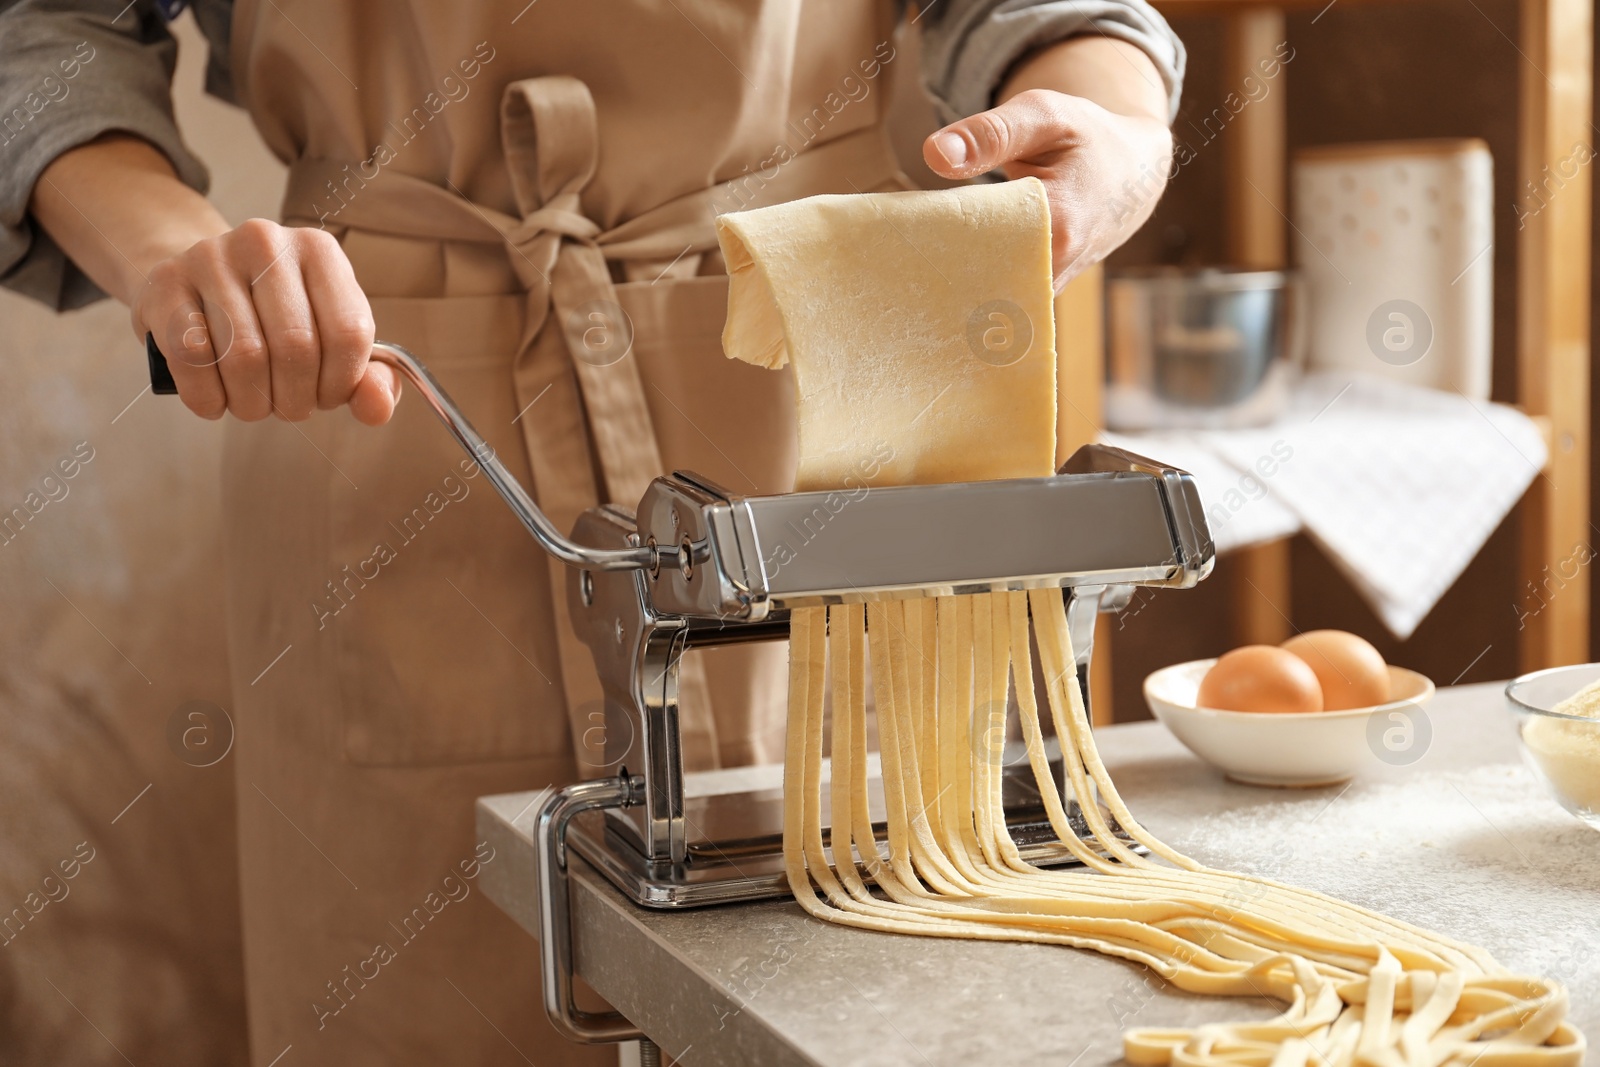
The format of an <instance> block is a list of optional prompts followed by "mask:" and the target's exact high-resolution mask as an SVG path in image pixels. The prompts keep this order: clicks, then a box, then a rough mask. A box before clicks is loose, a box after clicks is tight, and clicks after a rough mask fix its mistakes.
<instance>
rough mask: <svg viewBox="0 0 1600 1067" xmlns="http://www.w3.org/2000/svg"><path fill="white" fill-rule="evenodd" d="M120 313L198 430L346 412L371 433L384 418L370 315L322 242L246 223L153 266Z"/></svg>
mask: <svg viewBox="0 0 1600 1067" xmlns="http://www.w3.org/2000/svg"><path fill="white" fill-rule="evenodd" d="M131 307H132V311H133V329H134V333H135V334H137V335H138V337H139V338H140V340H141V341H142V340H143V338H144V335H145V333H146V332H147V331H148V332H149V333H151V334H153V335H154V337H155V339H156V344H157V346H158V347H160V349H161V351H162V353H163V354H164V355H165V356H166V357H167V365H168V367H169V368H170V369H171V371H172V377H173V380H174V381H175V382H176V383H177V385H178V395H179V396H180V397H182V398H183V402H184V403H185V404H186V405H187V406H188V407H189V410H190V411H193V412H194V413H195V414H196V415H199V416H200V417H202V418H206V419H220V418H221V417H222V416H223V414H224V413H225V412H232V413H233V415H234V417H235V418H238V419H241V420H243V421H245V422H254V421H256V420H258V419H264V418H266V417H267V416H268V415H275V416H276V417H278V418H280V419H284V420H286V421H288V422H299V421H301V420H304V419H307V418H309V417H310V416H311V413H312V412H313V411H316V410H319V409H320V410H324V411H326V410H330V409H332V408H337V407H341V406H343V405H345V404H348V405H350V412H351V414H353V415H354V416H355V417H356V418H357V419H358V420H360V421H361V422H364V423H366V424H367V425H369V426H379V425H382V424H383V423H385V422H388V421H389V417H390V416H391V415H392V414H394V407H395V403H396V401H397V400H398V399H399V396H400V379H399V376H398V375H397V374H396V372H395V371H394V369H393V368H392V367H389V366H387V365H385V364H382V363H375V362H371V361H370V360H369V358H368V357H369V356H370V355H371V353H372V338H373V324H372V309H371V307H370V306H369V305H368V303H367V297H366V294H365V293H363V292H362V291H361V287H360V286H359V285H357V284H356V277H355V272H354V271H353V270H352V269H351V267H350V262H349V260H347V259H346V258H345V255H344V250H343V249H342V248H340V247H339V242H338V241H336V240H335V239H334V238H333V237H332V236H331V235H330V234H328V233H327V231H325V230H318V229H312V228H309V227H299V226H280V225H278V224H277V223H275V222H269V221H267V220H265V219H251V220H249V221H248V222H245V223H244V224H242V225H240V226H237V227H235V228H234V229H231V230H228V231H226V232H224V233H221V234H218V235H216V236H214V237H207V238H204V239H202V240H199V241H196V242H195V243H194V244H192V245H190V246H189V247H188V248H187V249H186V250H185V251H183V252H180V253H179V254H177V255H175V256H172V257H170V258H167V259H164V260H161V261H160V262H158V263H156V264H154V265H153V266H152V267H150V268H149V269H148V270H146V271H145V278H144V282H143V284H142V285H141V286H139V288H138V289H137V290H136V291H135V292H134V294H133V299H132V301H131Z"/></svg>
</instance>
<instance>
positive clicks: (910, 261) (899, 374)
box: [718, 180, 1584, 1067]
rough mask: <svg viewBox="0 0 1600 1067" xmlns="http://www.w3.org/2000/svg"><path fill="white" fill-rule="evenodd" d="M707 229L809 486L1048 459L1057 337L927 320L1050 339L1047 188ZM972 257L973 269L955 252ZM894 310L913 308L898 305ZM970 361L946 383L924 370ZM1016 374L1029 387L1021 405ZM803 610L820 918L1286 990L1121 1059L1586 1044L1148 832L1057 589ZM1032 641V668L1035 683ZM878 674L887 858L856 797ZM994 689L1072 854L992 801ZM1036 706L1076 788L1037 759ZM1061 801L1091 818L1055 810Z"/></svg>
mask: <svg viewBox="0 0 1600 1067" xmlns="http://www.w3.org/2000/svg"><path fill="white" fill-rule="evenodd" d="M975 219H977V220H981V225H975V223H974V220H975ZM718 226H719V235H720V236H721V239H722V246H723V251H724V255H725V258H726V260H727V262H728V266H729V271H730V274H731V275H732V290H731V295H730V307H729V317H728V328H727V331H726V332H725V334H724V346H725V348H726V349H727V351H728V354H729V355H730V356H734V357H736V358H744V359H747V360H749V361H751V362H755V363H759V364H763V365H767V366H778V365H781V364H782V363H783V362H785V361H792V362H793V363H794V364H795V366H796V371H797V375H798V385H799V388H798V389H797V393H798V396H799V403H800V416H801V417H800V425H801V457H800V461H801V462H800V475H799V481H800V486H799V487H800V488H804V489H834V488H840V487H841V480H842V479H843V478H844V477H846V476H848V474H849V473H850V472H853V471H856V470H858V469H859V468H858V467H857V465H856V464H857V461H859V460H862V459H865V458H866V457H867V456H868V455H869V453H871V452H872V451H873V450H876V451H877V452H879V453H881V452H882V450H883V442H885V441H886V442H888V444H889V446H890V450H891V452H892V454H893V456H892V460H891V461H890V462H888V463H886V464H884V465H883V467H884V471H883V473H884V480H885V481H886V482H891V483H892V482H914V481H915V482H934V481H954V480H963V479H971V478H982V477H989V478H1000V477H1025V476H1030V475H1037V474H1048V473H1050V471H1051V469H1052V468H1053V466H1054V449H1055V437H1054V429H1055V410H1054V403H1053V401H1054V382H1055V378H1054V353H1053V351H1051V349H1052V347H1053V345H1051V344H1043V345H1042V347H1041V345H1040V344H1035V345H1034V346H1033V348H1032V349H1030V350H1029V351H1027V352H1025V353H1024V354H1023V356H1022V357H1020V358H1019V359H1017V360H1014V361H1012V362H1009V363H1001V362H998V361H994V362H991V361H987V360H985V359H984V358H983V357H982V356H981V355H980V356H979V358H977V359H974V358H973V356H972V355H971V354H963V352H962V351H961V346H960V344H959V343H957V344H956V345H955V346H954V347H952V346H951V345H949V344H945V343H942V342H941V341H940V338H943V337H945V336H946V335H947V334H948V333H949V332H950V331H951V329H952V326H951V323H958V322H960V321H961V309H962V308H977V309H979V310H983V309H986V308H990V307H992V306H994V305H995V303H996V301H1006V302H1007V303H1006V304H1005V307H1006V308H1007V309H1008V311H1007V313H1008V314H1020V315H1022V316H1023V317H1029V318H1031V319H1032V320H1033V323H1035V324H1037V329H1033V330H1031V332H1030V336H1032V337H1034V338H1035V340H1038V339H1039V338H1044V339H1046V340H1048V339H1049V338H1051V337H1052V336H1053V334H1052V333H1051V324H1050V323H1049V322H1048V318H1049V315H1050V311H1049V296H1050V270H1049V240H1050V238H1049V217H1048V209H1047V205H1045V203H1044V194H1043V190H1042V187H1040V186H1039V183H1038V182H1037V181H1032V180H1023V181H1016V182H1006V183H1002V184H1000V185H997V186H993V187H988V188H983V187H969V188H964V189H958V190H946V191H940V192H934V193H912V194H871V195H864V196H859V197H821V198H813V200H811V201H798V202H796V203H793V204H786V205H780V206H778V207H772V208H763V209H760V210H758V211H753V212H745V213H740V214H736V215H730V216H724V217H723V218H722V219H721V220H719V223H718ZM958 250H960V251H961V252H962V254H963V255H967V256H968V259H970V260H973V261H975V263H976V266H974V265H973V263H972V262H966V261H962V262H959V263H952V262H951V261H949V260H947V259H945V258H944V257H948V256H953V255H955V254H956V253H957V251H958ZM886 256H887V257H889V258H891V259H892V260H893V263H894V269H893V270H891V271H885V270H884V269H883V268H882V264H883V262H884V260H885V257H886ZM935 258H940V259H941V261H942V262H944V264H945V265H944V267H943V268H941V267H939V266H938V265H937V264H936V263H935V262H934V259H935ZM919 261H920V264H919ZM824 262H825V263H826V264H827V266H826V269H821V268H819V266H818V264H820V263H824ZM935 275H937V277H935ZM886 308H894V309H898V310H897V312H896V313H897V314H900V315H903V316H906V317H908V318H909V319H910V320H911V321H912V325H910V326H906V325H905V324H904V323H900V324H893V323H889V324H885V323H884V321H883V316H884V314H885V309H886ZM952 309H953V310H952ZM918 323H921V324H922V325H921V326H918V325H917V324H918ZM928 323H935V324H940V323H942V325H936V326H935V327H933V328H929V327H928V326H927V324H928ZM874 329H876V332H875V333H874V332H873V330H874ZM852 330H853V331H854V333H852ZM863 331H865V336H866V341H865V342H862V340H861V338H860V336H859V335H862V334H863ZM852 346H854V347H852ZM986 368H987V369H986ZM991 371H993V372H995V373H990V372H991ZM864 375H865V376H868V377H871V376H873V375H876V376H877V378H875V379H874V381H873V386H872V388H871V389H866V388H863V387H861V386H860V382H861V379H862V378H863V376H864ZM885 376H887V379H888V380H887V381H885V380H882V379H883V378H884V377H885ZM958 381H959V382H960V384H961V388H960V389H959V390H958V389H954V388H946V389H944V390H943V391H939V386H940V383H941V382H943V383H944V385H945V386H950V385H951V383H953V382H958ZM1019 387H1020V388H1023V389H1028V390H1031V392H1030V393H1029V395H1027V396H1023V397H1018V396H1016V390H1018V388H1019ZM917 389H920V390H921V391H922V392H930V393H936V394H937V395H936V396H935V400H936V401H937V400H939V398H941V397H944V396H945V394H946V393H951V394H953V396H952V398H951V399H950V401H949V402H948V403H949V406H948V409H947V410H944V411H943V413H942V415H941V416H940V417H939V418H937V419H934V420H930V421H929V422H926V423H922V424H921V425H920V426H919V425H918V424H919V422H921V420H922V418H923V416H924V414H925V413H926V411H927V410H928V409H929V408H930V407H931V406H932V404H931V403H929V404H927V405H924V406H921V407H920V408H919V405H921V404H922V401H921V400H920V393H919V394H918V396H916V397H912V395H911V394H912V392H913V391H914V390H917ZM1040 390H1048V398H1049V402H1048V403H1046V402H1044V401H1043V400H1041V398H1040V396H1039V395H1037V393H1038V392H1039V391H1040ZM882 397H888V398H890V399H888V400H882V402H881V403H880V399H881V398H882ZM913 413H914V414H913ZM997 435H998V436H999V437H1001V438H1003V440H996V437H997ZM841 506H847V504H841ZM930 536H936V532H934V533H930ZM801 550H802V551H803V549H801ZM790 627H791V635H790V674H789V725H788V738H787V747H786V751H785V769H784V819H783V846H784V860H785V866H786V870H787V873H788V878H789V884H790V887H791V888H792V889H793V891H794V895H795V899H796V900H797V901H799V903H800V904H801V906H802V907H803V908H804V909H805V910H806V911H807V912H809V913H810V914H811V915H814V916H816V917H818V918H820V919H824V920H826V921H828V922H834V923H839V924H842V925H846V926H855V927H859V928H862V929H865V930H873V931H880V932H885V933H899V934H910V935H915V936H921V937H947V938H968V939H976V940H1000V941H1034V942H1040V943H1046V944H1056V945H1064V946H1070V947H1073V948H1081V949H1089V950H1091V951H1094V952H1099V953H1103V954H1105V955H1109V956H1116V957H1120V958H1122V959H1125V960H1128V961H1131V962H1134V963H1138V964H1142V965H1144V966H1146V967H1149V968H1151V969H1152V970H1154V971H1155V972H1156V973H1158V974H1160V975H1161V976H1162V977H1163V978H1165V979H1166V980H1167V981H1169V982H1171V983H1172V984H1173V985H1175V986H1176V987H1178V988H1180V989H1183V990H1187V991H1189V992H1193V993H1201V994H1208V995H1214V996H1248V997H1260V996H1266V997H1271V998H1274V999H1276V1000H1278V1001H1281V1002H1283V1003H1284V1004H1285V1005H1286V1007H1285V1009H1284V1010H1283V1012H1282V1013H1281V1014H1280V1015H1279V1016H1278V1017H1276V1018H1274V1019H1271V1020H1268V1021H1265V1022H1239V1023H1221V1024H1213V1025H1206V1026H1202V1027H1198V1028H1195V1029H1190V1030H1184V1029H1151V1028H1143V1029H1136V1030H1130V1031H1128V1032H1127V1033H1126V1034H1125V1036H1124V1054H1125V1056H1126V1058H1127V1059H1128V1061H1129V1062H1132V1063H1135V1064H1168V1063H1170V1064H1179V1065H1185V1067H1190V1065H1192V1067H1221V1065H1230V1067H1237V1065H1241V1064H1243V1065H1261V1067H1269V1065H1270V1067H1291V1065H1293V1067H1301V1065H1309V1064H1317V1065H1319V1067H1339V1065H1344V1064H1372V1065H1376V1067H1436V1065H1447V1064H1448V1065H1457V1067H1467V1065H1470V1064H1477V1065H1481V1067H1546V1065H1557V1064H1560V1065H1576V1064H1579V1063H1581V1062H1582V1060H1583V1055H1584V1039H1583V1035H1582V1034H1581V1033H1580V1032H1579V1031H1578V1030H1577V1029H1576V1028H1575V1027H1573V1026H1572V1025H1571V1024H1570V1023H1569V1022H1568V1021H1567V1019H1566V1015H1567V994H1566V991H1565V990H1564V989H1563V988H1562V987H1561V986H1560V984H1559V983H1556V982H1554V981H1550V980H1548V979H1542V978H1533V977H1527V976H1521V975H1516V974H1513V973H1511V972H1509V971H1508V970H1506V969H1505V968H1504V967H1502V966H1500V965H1499V964H1498V963H1496V962H1495V960H1494V959H1493V958H1492V957H1491V956H1490V955H1489V954H1488V953H1486V952H1484V951H1483V950H1481V949H1478V948H1475V947H1472V946H1470V945H1465V944H1461V943H1458V942H1456V941H1453V940H1451V939H1449V938H1447V937H1443V936H1441V935H1439V934H1434V933H1430V932H1429V931H1426V930H1423V929H1419V928H1417V927H1415V926H1412V925H1410V924H1407V923H1403V922H1399V921H1397V920H1394V919H1389V918H1386V917H1384V916H1382V915H1378V914H1375V913H1373V912H1370V911H1367V910H1366V909H1363V908H1360V907H1357V906H1355V905H1352V904H1348V903H1345V902H1343V901H1340V900H1337V899H1334V898H1333V897H1329V896H1326V895H1323V894H1320V893H1316V892H1313V891H1310V890H1304V889H1297V888H1294V887H1292V886H1288V885H1283V884H1281V883H1278V882H1274V881H1271V880H1268V879H1264V878H1256V877H1251V876H1246V875H1241V874H1234V873H1230V872H1227V871H1222V870H1216V869H1213V868H1210V867H1206V866H1204V865H1202V864H1200V863H1198V862H1196V861H1194V860H1192V859H1190V858H1188V857H1187V856H1184V855H1182V854H1181V853H1179V852H1177V851H1176V850H1174V849H1172V848H1170V847H1169V846H1167V845H1166V844H1164V843H1162V842H1161V841H1160V840H1159V839H1157V838H1156V837H1154V836H1153V835H1151V834H1150V833H1149V832H1147V831H1146V830H1145V829H1144V828H1143V827H1141V826H1140V825H1139V823H1138V821H1137V820H1136V819H1135V818H1134V816H1133V814H1132V812H1130V811H1129V810H1128V809H1127V806H1126V805H1125V804H1124V803H1123V802H1122V800H1121V798H1120V797H1119V796H1118V794H1117V790H1116V786H1115V785H1114V784H1113V782H1112V780H1111V777H1110V775H1109V774H1108V773H1107V771H1106V768H1105V766H1104V764H1102V763H1101V761H1100V757H1099V754H1098V753H1097V752H1096V750H1095V744H1094V737H1093V734H1092V732H1091V729H1090V724H1089V719H1088V716H1087V714H1086V711H1085V708H1084V701H1083V694H1082V692H1081V691H1080V689H1079V686H1078V677H1077V672H1076V669H1075V666H1074V665H1075V662H1076V660H1075V657H1074V652H1073V648H1072V643H1071V639H1070V634H1069V632H1068V627H1067V619H1066V609H1065V604H1064V601H1063V596H1062V592H1061V590H1059V589H1035V590H1028V591H1007V592H994V593H978V594H969V595H964V596H942V597H932V598H924V599H910V600H872V601H869V602H868V603H865V604H860V603H853V604H841V605H834V606H829V607H814V608H799V609H795V610H794V611H793V612H792V613H791V620H790ZM1035 649H1037V653H1038V657H1039V660H1040V662H1039V664H1038V666H1039V667H1040V668H1041V673H1042V677H1043V678H1045V679H1047V684H1046V685H1045V687H1044V688H1045V692H1044V699H1043V700H1042V701H1041V700H1040V698H1039V694H1038V693H1037V692H1035V687H1034V676H1035V675H1034V666H1035V664H1034V663H1033V656H1034V650H1035ZM869 666H870V671H869V670H868V668H869ZM869 676H870V678H871V688H872V692H871V694H870V698H871V699H870V703H871V707H872V713H873V714H875V715H876V717H877V727H878V741H879V746H878V747H879V750H880V753H881V767H882V789H883V799H884V803H885V809H886V821H887V837H888V841H887V845H888V855H887V857H884V856H882V855H880V853H879V845H878V841H877V838H876V837H875V835H874V828H873V825H872V819H871V815H870V814H869V808H868V801H869V793H868V760H867V722H866V719H867V715H868V705H869V699H868V698H869V694H868V692H867V684H868V683H867V679H868V677H869ZM1008 705H1014V706H1015V707H1016V709H1017V718H1018V720H1019V724H1020V728H1021V733H1022V738H1023V741H1024V742H1025V745H1026V750H1027V757H1028V761H1029V764H1030V767H1031V769H1032V771H1033V774H1034V779H1035V781H1036V783H1037V786H1038V790H1039V793H1040V796H1041V797H1042V799H1043V801H1044V806H1045V811H1046V814H1047V816H1048V818H1049V821H1050V825H1051V827H1052V828H1053V830H1054V831H1055V833H1056V835H1057V836H1058V837H1059V838H1060V840H1061V842H1062V843H1063V845H1064V846H1065V848H1066V849H1067V850H1068V851H1070V852H1071V854H1072V856H1073V857H1074V858H1075V859H1076V860H1078V861H1079V864H1080V865H1079V866H1076V867H1072V868H1066V869H1051V868H1045V867H1040V866H1036V865H1034V864H1031V863H1029V862H1028V861H1026V860H1025V859H1024V858H1023V857H1022V855H1021V852H1020V850H1019V849H1018V847H1017V845H1016V842H1015V841H1014V840H1013V839H1012V837H1011V835H1010V832H1009V829H1008V827H1007V825H1006V821H1005V813H1004V810H1003V808H1002V804H1001V787H1002V770H1003V768H1002V761H1003V755H1004V752H1003V748H1004V745H1003V739H1004V737H1005V736H1006V730H1007V714H1008V713H1007V708H1008ZM828 709H831V713H832V729H831V741H830V742H829V745H828V751H826V752H824V736H825V733H826V731H825V730H824V714H825V711H826V710H828ZM1045 715H1048V721H1049V723H1050V725H1051V726H1052V727H1053V729H1054V732H1055V736H1056V738H1057V739H1058V744H1059V748H1060V754H1061V761H1062V766H1063V770H1064V780H1065V793H1066V796H1063V789H1062V788H1059V787H1058V786H1057V783H1056V780H1055V778H1054V776H1053V775H1052V772H1051V765H1050V762H1049V758H1048V752H1047V749H1046V746H1045V739H1044V733H1045V730H1044V719H1043V717H1044V716H1045ZM825 758H827V759H830V760H831V770H830V780H829V796H828V800H829V805H830V815H831V818H830V822H831V827H830V830H829V832H828V835H827V836H826V837H825V836H824V832H823V827H822V786H821V781H822V765H823V761H824V759H825ZM1071 802H1075V803H1076V807H1077V810H1078V812H1079V813H1080V815H1081V818H1082V820H1083V822H1084V824H1085V825H1086V826H1087V829H1088V833H1087V834H1086V835H1084V836H1081V837H1080V836H1079V834H1078V833H1077V832H1076V831H1075V830H1074V827H1073V824H1072V822H1071V820H1070V819H1069V816H1068V805H1069V803H1071ZM1101 803H1103V804H1104V805H1105V807H1106V810H1107V811H1109V813H1110V816H1111V818H1112V819H1113V820H1115V823H1116V826H1117V827H1119V828H1120V829H1121V831H1122V832H1123V834H1125V835H1126V840H1123V839H1122V838H1119V836H1118V835H1117V833H1115V832H1114V831H1113V827H1112V825H1111V823H1110V822H1108V821H1107V819H1106V818H1105V816H1104V815H1103V814H1102V812H1101V808H1100V804H1101Z"/></svg>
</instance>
